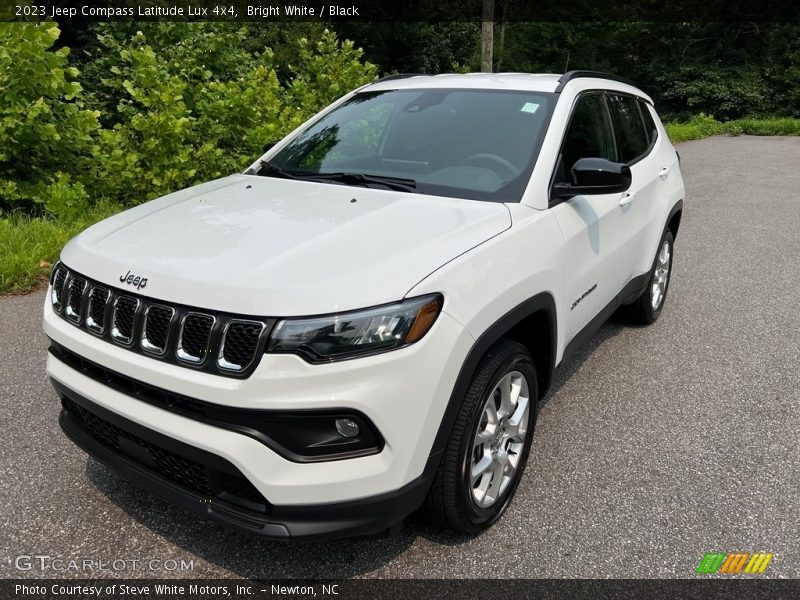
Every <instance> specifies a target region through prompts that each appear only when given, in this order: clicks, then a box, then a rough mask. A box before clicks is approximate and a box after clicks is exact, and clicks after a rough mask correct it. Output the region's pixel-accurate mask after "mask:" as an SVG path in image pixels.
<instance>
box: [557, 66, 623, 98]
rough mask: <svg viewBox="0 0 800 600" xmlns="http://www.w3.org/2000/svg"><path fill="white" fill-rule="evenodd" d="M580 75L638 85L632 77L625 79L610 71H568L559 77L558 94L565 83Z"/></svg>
mask: <svg viewBox="0 0 800 600" xmlns="http://www.w3.org/2000/svg"><path fill="white" fill-rule="evenodd" d="M579 77H597V78H598V79H610V80H611V81H618V82H620V83H627V84H628V85H632V86H633V87H637V86H636V84H635V83H633V82H632V81H631V80H630V79H625V78H624V77H620V76H619V75H612V74H610V73H601V72H600V71H567V72H566V73H564V74H563V75H562V76H561V77H559V79H558V87H557V88H556V94H559V93H561V90H563V89H564V86H565V85H567V84H568V83H569V82H570V81H572V80H573V79H578V78H579Z"/></svg>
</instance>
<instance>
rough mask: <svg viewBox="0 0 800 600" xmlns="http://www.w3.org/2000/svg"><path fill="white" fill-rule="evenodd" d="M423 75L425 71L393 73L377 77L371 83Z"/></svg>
mask: <svg viewBox="0 0 800 600" xmlns="http://www.w3.org/2000/svg"><path fill="white" fill-rule="evenodd" d="M421 76H425V73H395V74H394V75H386V76H384V77H381V78H379V79H376V80H375V81H373V82H372V83H380V82H381V81H392V80H393V79H406V78H407V77H421Z"/></svg>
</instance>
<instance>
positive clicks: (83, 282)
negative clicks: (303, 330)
mask: <svg viewBox="0 0 800 600" xmlns="http://www.w3.org/2000/svg"><path fill="white" fill-rule="evenodd" d="M51 284H52V286H53V289H52V292H51V295H50V303H51V305H52V306H53V310H54V311H55V313H56V314H58V315H59V316H61V318H63V319H64V320H66V321H67V322H69V323H71V324H72V325H74V326H76V327H79V328H80V329H84V330H86V331H89V332H91V333H92V334H93V335H95V336H97V337H99V338H101V339H103V340H105V341H107V342H109V343H112V344H115V345H116V346H119V347H123V348H126V349H128V350H130V351H132V352H136V353H138V354H141V355H143V356H147V357H149V358H153V359H156V360H161V361H164V362H168V363H171V364H174V365H179V366H181V367H184V368H191V369H196V370H198V371H203V372H206V373H211V374H214V375H222V376H224V377H235V378H246V377H249V376H250V375H251V374H252V372H253V371H254V370H255V369H256V367H258V364H259V362H260V361H261V356H262V355H263V354H264V351H265V347H266V344H267V337H268V336H269V333H270V331H271V330H272V328H273V326H274V325H275V322H276V319H274V318H269V317H258V316H250V315H237V314H232V313H225V312H219V311H207V310H203V309H198V308H194V307H191V306H185V305H182V304H176V303H172V302H167V301H164V300H158V299H155V298H148V297H146V296H142V295H140V294H136V293H131V292H128V291H127V290H122V289H117V288H115V287H112V286H107V285H105V284H102V283H100V282H97V281H94V280H92V279H90V278H89V277H86V276H84V275H82V274H80V273H77V272H75V271H72V270H71V269H69V268H68V267H67V266H66V265H64V264H63V263H58V264H57V265H56V267H55V268H54V270H53V274H52V277H51ZM73 290H74V294H73V293H72V292H73ZM106 294H107V295H106ZM103 297H105V306H104V307H102V314H103V321H102V324H101V322H100V320H99V316H100V313H101V306H100V304H101V300H102V299H103ZM69 305H72V308H70V307H69ZM151 311H153V312H152V313H151ZM168 311H172V312H171V315H170V319H169V324H168V325H166V324H165V323H164V322H163V321H164V319H163V317H164V316H165V315H166V313H167V312H168ZM157 313H159V316H160V317H162V318H161V319H160V321H161V324H160V325H159V328H158V331H155V330H153V331H152V332H150V333H148V332H146V331H145V328H146V327H147V326H148V322H150V323H151V324H152V321H149V320H148V318H147V317H148V315H150V314H152V315H154V316H155V315H156V314H157ZM240 322H241V323H247V324H253V325H250V326H251V327H256V328H257V329H258V330H259V333H258V336H257V339H253V338H247V339H237V342H236V343H235V344H234V346H235V348H236V350H237V351H236V352H234V351H233V350H230V349H229V350H228V354H229V356H230V357H232V358H235V359H236V360H237V361H238V362H236V363H233V366H232V367H231V368H225V367H224V366H223V365H222V364H220V362H219V361H218V360H217V359H218V357H220V356H221V352H222V351H223V349H224V348H223V333H224V332H225V330H226V328H227V327H228V325H230V324H231V323H240ZM237 327H238V326H237ZM187 330H188V332H189V333H190V334H191V337H190V338H187V339H185V340H184V338H183V335H184V332H185V331H187ZM159 341H163V347H162V344H161V343H155V342H159ZM245 353H251V355H250V356H245ZM209 357H211V358H209ZM245 359H249V360H245Z"/></svg>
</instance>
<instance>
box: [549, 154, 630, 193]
mask: <svg viewBox="0 0 800 600" xmlns="http://www.w3.org/2000/svg"><path fill="white" fill-rule="evenodd" d="M631 179H632V177H631V168H630V167H629V166H628V165H626V164H623V163H616V162H613V161H610V160H606V159H605V158H581V159H580V160H578V161H577V162H576V163H575V164H574V165H573V167H572V181H573V183H572V184H568V183H567V184H565V183H559V184H556V185H555V186H554V191H555V193H556V195H557V196H558V197H559V198H561V199H562V200H563V199H566V198H572V197H573V196H582V195H590V194H618V193H622V192H625V191H627V190H628V188H630V187H631Z"/></svg>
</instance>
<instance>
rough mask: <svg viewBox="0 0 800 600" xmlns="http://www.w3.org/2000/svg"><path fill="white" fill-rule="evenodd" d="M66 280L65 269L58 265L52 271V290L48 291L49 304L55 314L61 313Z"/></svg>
mask: <svg viewBox="0 0 800 600" xmlns="http://www.w3.org/2000/svg"><path fill="white" fill-rule="evenodd" d="M66 278H67V268H66V267H65V266H64V265H62V264H61V263H59V264H58V265H57V266H56V268H55V269H54V270H53V289H52V290H51V291H50V302H51V303H52V304H53V309H54V310H55V311H56V312H61V309H62V308H63V302H62V300H63V299H64V281H65V280H66Z"/></svg>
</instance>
